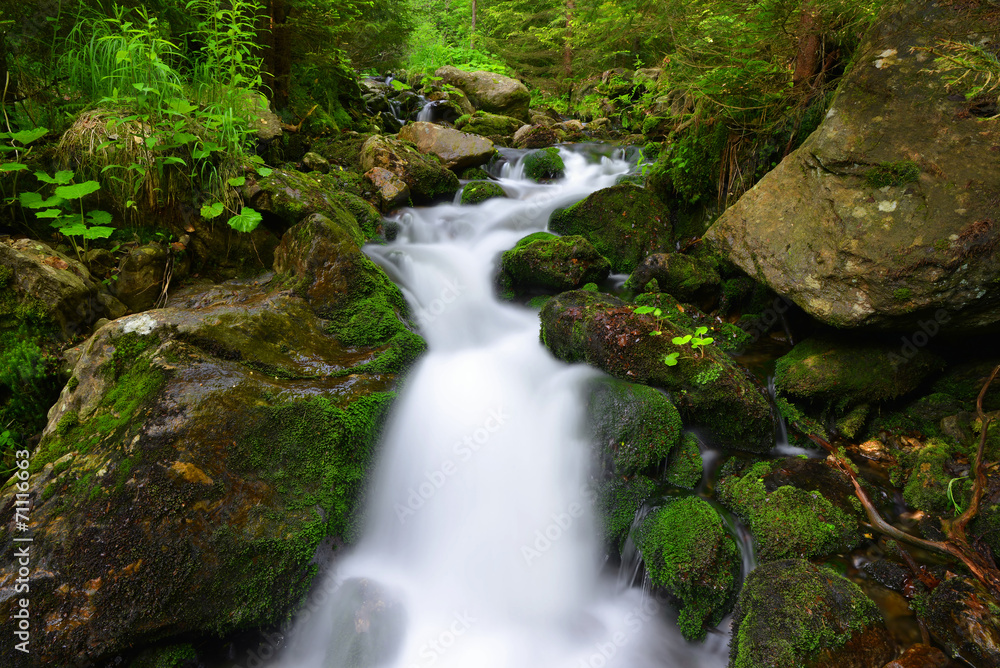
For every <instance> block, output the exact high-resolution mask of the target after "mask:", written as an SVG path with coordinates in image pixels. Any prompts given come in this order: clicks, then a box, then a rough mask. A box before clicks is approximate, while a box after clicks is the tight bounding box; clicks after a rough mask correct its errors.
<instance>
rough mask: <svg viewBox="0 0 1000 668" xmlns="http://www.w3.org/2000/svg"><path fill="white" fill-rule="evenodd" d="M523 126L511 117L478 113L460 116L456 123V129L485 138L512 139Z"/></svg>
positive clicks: (483, 112) (484, 112)
mask: <svg viewBox="0 0 1000 668" xmlns="http://www.w3.org/2000/svg"><path fill="white" fill-rule="evenodd" d="M522 125H523V123H522V122H521V121H519V120H518V119H516V118H512V117H510V116H501V115H500V114H491V113H489V112H486V111H477V112H476V113H474V114H472V115H465V116H460V117H459V118H458V120H457V121H455V128H456V129H458V130H461V131H462V132H469V133H471V134H474V135H481V136H483V137H497V138H498V139H502V138H504V137H510V136H511V135H513V134H514V133H515V132H517V130H518V128H520V127H521V126H522Z"/></svg>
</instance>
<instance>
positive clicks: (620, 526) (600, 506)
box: [596, 475, 656, 553]
mask: <svg viewBox="0 0 1000 668" xmlns="http://www.w3.org/2000/svg"><path fill="white" fill-rule="evenodd" d="M655 491H656V483H655V482H653V480H651V479H650V478H647V477H646V476H643V475H635V476H632V477H630V478H622V477H620V476H605V477H604V478H603V480H602V481H601V482H600V483H598V485H597V489H596V497H597V501H596V506H597V514H598V522H599V524H600V526H601V528H602V530H603V532H602V533H603V536H604V541H605V544H606V546H607V548H608V549H609V550H611V551H613V552H615V553H619V552H620V551H621V549H622V545H624V543H625V539H626V538H628V535H629V531H630V530H631V529H632V522H633V521H634V520H635V514H636V513H637V512H639V508H641V507H642V505H643V504H644V503H645V502H646V501H647V500H648V499H649V498H650V497H652V496H653V493H654V492H655Z"/></svg>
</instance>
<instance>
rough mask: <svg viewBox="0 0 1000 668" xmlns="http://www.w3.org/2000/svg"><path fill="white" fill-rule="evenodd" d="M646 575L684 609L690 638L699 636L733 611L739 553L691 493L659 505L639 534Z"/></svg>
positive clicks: (706, 507)
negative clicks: (665, 504) (685, 496)
mask: <svg viewBox="0 0 1000 668" xmlns="http://www.w3.org/2000/svg"><path fill="white" fill-rule="evenodd" d="M635 542H636V545H637V546H638V547H639V551H640V552H641V553H642V559H643V562H644V563H645V566H646V574H647V577H648V578H649V580H650V581H651V582H652V584H653V585H654V586H656V587H661V588H663V589H665V590H666V592H667V593H668V595H669V596H670V597H671V598H672V599H674V601H675V604H676V606H677V608H678V610H679V611H680V617H679V618H678V620H677V624H678V626H679V627H680V630H681V633H682V634H683V635H684V637H685V638H686V639H687V640H701V639H702V638H704V637H705V634H706V632H707V631H708V629H710V628H712V627H715V626H717V625H718V624H719V623H720V622H721V621H722V618H723V617H724V616H725V615H726V614H728V612H729V611H730V610H731V609H732V605H733V600H734V598H735V594H736V586H737V582H738V579H739V574H740V551H739V548H738V547H737V546H736V542H735V541H734V540H733V539H732V538H731V537H730V536H729V534H728V533H726V530H725V527H724V525H723V523H722V519H721V518H720V517H719V514H718V513H717V512H716V511H715V509H714V508H712V506H711V505H709V503H708V502H706V501H704V500H703V499H700V498H698V497H696V496H690V497H687V498H684V499H679V500H676V501H673V502H671V503H669V504H668V505H667V506H665V507H662V508H658V509H656V510H654V511H652V512H651V513H649V515H647V516H646V518H645V519H644V520H643V521H642V524H641V525H640V526H639V528H638V530H637V531H636V535H635Z"/></svg>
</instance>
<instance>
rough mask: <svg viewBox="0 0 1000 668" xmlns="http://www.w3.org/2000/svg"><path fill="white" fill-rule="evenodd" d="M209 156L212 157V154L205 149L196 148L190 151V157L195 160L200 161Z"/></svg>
mask: <svg viewBox="0 0 1000 668" xmlns="http://www.w3.org/2000/svg"><path fill="white" fill-rule="evenodd" d="M210 155H212V152H211V151H209V150H208V149H207V148H196V149H194V150H193V151H191V157H192V158H194V159H195V160H202V159H204V158H207V157H208V156H210Z"/></svg>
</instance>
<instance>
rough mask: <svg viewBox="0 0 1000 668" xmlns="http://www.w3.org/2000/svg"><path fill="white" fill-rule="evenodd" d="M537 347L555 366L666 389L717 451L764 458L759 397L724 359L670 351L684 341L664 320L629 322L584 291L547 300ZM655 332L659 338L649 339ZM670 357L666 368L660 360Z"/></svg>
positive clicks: (612, 302)
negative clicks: (581, 366)
mask: <svg viewBox="0 0 1000 668" xmlns="http://www.w3.org/2000/svg"><path fill="white" fill-rule="evenodd" d="M541 321H542V327H541V337H542V341H543V343H544V344H545V345H546V346H547V347H548V349H549V350H550V351H552V353H553V354H554V355H555V356H556V357H558V358H559V359H562V360H565V361H567V362H588V363H589V364H592V365H594V366H596V367H598V368H600V369H602V370H604V371H606V372H607V373H609V374H611V375H612V376H614V377H616V378H620V379H621V380H627V381H630V382H636V383H643V384H646V385H653V386H656V387H661V388H663V389H665V390H668V391H669V392H670V393H671V397H672V399H673V403H674V405H675V406H676V407H677V408H678V409H679V410H680V412H681V415H683V416H684V417H685V420H686V421H691V422H693V423H695V424H698V425H702V426H704V427H705V436H706V438H707V440H708V441H709V442H710V443H712V444H713V445H715V446H717V447H722V448H734V449H737V450H747V451H751V452H767V451H768V450H770V449H771V447H772V446H773V444H774V421H773V418H772V415H771V404H770V401H769V399H768V396H767V392H766V390H765V389H764V388H763V387H761V386H760V384H759V383H758V382H756V381H755V379H754V378H753V377H752V376H751V375H750V374H749V373H748V372H746V371H745V370H743V369H742V368H740V367H739V366H737V365H736V364H735V363H734V362H733V361H732V360H731V359H730V358H729V356H728V355H726V354H725V353H724V352H722V351H719V350H717V349H715V348H714V346H708V347H707V348H705V349H703V350H702V351H700V352H696V351H695V350H693V349H692V348H691V347H690V346H689V345H675V344H673V343H672V342H671V340H672V339H673V338H674V337H682V336H684V335H688V334H691V331H690V330H686V329H684V328H682V327H680V326H678V325H675V324H673V323H671V322H669V321H667V320H656V319H655V318H653V317H652V316H651V315H637V314H636V313H635V312H634V308H633V307H632V306H631V305H629V304H626V303H625V302H623V301H621V300H620V299H617V298H616V297H612V296H610V295H604V294H600V293H596V292H590V291H588V290H573V291H570V292H564V293H563V294H561V295H559V296H557V297H554V298H552V299H550V300H549V301H548V302H546V304H545V306H543V307H542V311H541ZM654 331H659V332H662V334H661V335H659V336H653V335H650V333H651V332H654ZM668 355H670V356H673V357H672V359H674V360H676V362H677V363H676V364H675V365H673V366H668V365H667V364H665V363H664V357H666V356H668Z"/></svg>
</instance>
